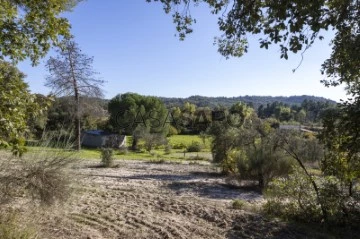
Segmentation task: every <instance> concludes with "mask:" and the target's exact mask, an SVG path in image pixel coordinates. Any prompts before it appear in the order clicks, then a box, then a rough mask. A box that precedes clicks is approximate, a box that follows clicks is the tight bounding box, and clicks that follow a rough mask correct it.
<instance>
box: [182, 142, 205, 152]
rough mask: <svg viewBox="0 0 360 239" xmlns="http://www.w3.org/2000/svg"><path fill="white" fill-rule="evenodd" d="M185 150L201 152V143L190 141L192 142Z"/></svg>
mask: <svg viewBox="0 0 360 239" xmlns="http://www.w3.org/2000/svg"><path fill="white" fill-rule="evenodd" d="M186 150H187V151H188V152H201V150H202V145H201V143H199V142H196V141H192V143H191V144H190V145H188V146H187V147H186Z"/></svg>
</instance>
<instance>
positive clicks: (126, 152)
mask: <svg viewBox="0 0 360 239" xmlns="http://www.w3.org/2000/svg"><path fill="white" fill-rule="evenodd" d="M117 154H118V155H126V154H128V149H127V147H121V148H120V149H119V151H118V153H117Z"/></svg>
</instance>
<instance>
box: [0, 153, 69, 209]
mask: <svg viewBox="0 0 360 239" xmlns="http://www.w3.org/2000/svg"><path fill="white" fill-rule="evenodd" d="M72 162H73V160H72V159H71V158H70V157H69V156H65V155H64V154H61V153H59V152H51V154H50V153H40V154H39V153H38V154H34V155H29V156H28V157H26V158H22V159H18V158H13V159H5V162H4V163H3V165H1V166H2V167H1V170H2V172H1V173H0V175H1V176H0V190H1V192H2V194H1V197H0V200H1V203H8V202H10V201H11V200H13V199H14V198H15V197H19V196H24V193H25V194H27V195H29V196H31V197H32V199H33V200H35V201H39V202H40V203H41V204H43V205H47V206H49V205H52V204H54V203H55V202H57V201H58V202H63V201H65V200H66V199H67V198H68V197H69V196H70V192H71V190H70V184H71V180H70V177H69V174H68V172H67V168H68V166H69V165H70V164H71V163H72Z"/></svg>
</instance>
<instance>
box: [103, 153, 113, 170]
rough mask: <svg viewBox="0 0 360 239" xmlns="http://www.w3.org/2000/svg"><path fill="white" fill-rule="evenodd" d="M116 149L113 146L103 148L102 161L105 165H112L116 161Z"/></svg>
mask: <svg viewBox="0 0 360 239" xmlns="http://www.w3.org/2000/svg"><path fill="white" fill-rule="evenodd" d="M113 155H114V151H113V150H112V149H111V148H102V149H101V163H102V165H103V166H104V167H106V168H108V167H112V166H113V163H114V157H113Z"/></svg>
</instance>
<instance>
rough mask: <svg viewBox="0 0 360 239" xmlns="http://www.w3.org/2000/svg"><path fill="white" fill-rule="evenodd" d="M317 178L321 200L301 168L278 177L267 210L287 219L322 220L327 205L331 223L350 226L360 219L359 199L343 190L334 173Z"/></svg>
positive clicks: (268, 194) (265, 208)
mask: <svg viewBox="0 0 360 239" xmlns="http://www.w3.org/2000/svg"><path fill="white" fill-rule="evenodd" d="M314 179H315V180H316V183H317V185H318V189H319V199H320V200H317V197H316V193H315V190H314V188H313V186H312V184H311V182H310V180H309V178H308V177H307V176H306V175H305V174H304V173H303V172H301V171H300V170H299V169H298V170H296V171H295V172H294V173H293V174H291V175H289V177H288V178H281V179H276V180H274V181H273V182H271V183H270V184H269V187H268V189H267V191H266V192H265V195H266V197H267V198H268V200H267V203H266V204H265V205H264V207H263V209H264V211H265V212H266V213H268V214H271V215H274V216H278V217H282V218H284V219H292V220H298V221H305V222H318V223H320V222H321V221H322V219H323V217H322V208H323V210H325V212H326V215H327V219H326V220H327V222H328V223H331V224H342V225H348V226H349V225H356V224H357V223H359V222H360V205H359V200H358V199H356V198H354V197H347V196H346V195H345V194H344V193H343V192H342V190H341V182H340V180H338V179H337V178H336V177H333V176H325V177H314ZM321 207H322V208H321Z"/></svg>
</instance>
